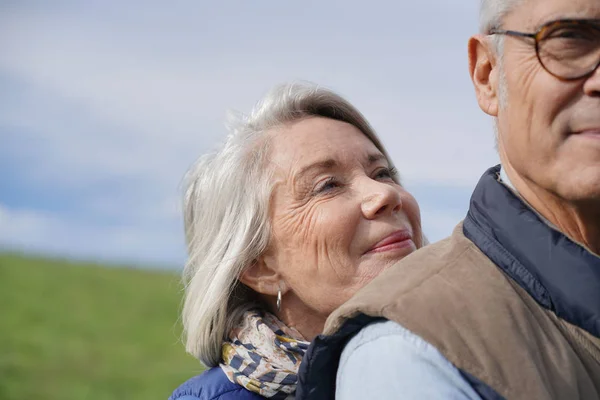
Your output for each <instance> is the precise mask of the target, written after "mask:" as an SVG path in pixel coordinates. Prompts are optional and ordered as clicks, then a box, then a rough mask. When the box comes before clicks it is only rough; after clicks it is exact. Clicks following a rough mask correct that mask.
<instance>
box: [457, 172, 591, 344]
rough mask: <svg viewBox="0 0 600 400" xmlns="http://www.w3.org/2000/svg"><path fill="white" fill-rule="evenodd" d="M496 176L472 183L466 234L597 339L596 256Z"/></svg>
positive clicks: (547, 303) (535, 295)
mask: <svg viewBox="0 0 600 400" xmlns="http://www.w3.org/2000/svg"><path fill="white" fill-rule="evenodd" d="M499 173H500V166H496V167H493V168H490V169H489V170H488V171H487V172H486V173H485V174H484V175H483V177H482V178H481V180H480V181H479V183H478V184H477V187H476V188H475V191H474V192H473V196H472V197H471V205H470V208H469V212H468V214H467V217H466V218H465V222H464V225H463V232H464V234H465V236H466V237H468V238H469V239H470V240H471V241H472V242H473V243H474V244H475V245H476V246H477V247H478V248H479V249H480V250H481V251H482V252H483V253H485V254H486V255H487V256H488V257H489V258H490V259H491V260H492V261H493V262H494V263H495V264H496V265H497V266H498V267H500V268H501V269H502V270H503V271H504V272H505V273H506V274H508V275H509V276H510V277H511V278H513V279H514V280H515V281H516V282H517V283H518V284H519V285H521V286H522V287H523V288H524V289H525V290H526V291H527V292H528V293H529V294H530V295H531V296H532V297H533V298H534V299H535V300H536V301H537V302H538V303H540V304H541V305H542V306H543V307H545V308H547V309H549V310H551V311H553V312H554V313H555V314H556V315H557V316H558V317H560V318H562V319H564V320H566V321H568V322H570V323H572V324H574V325H577V326H579V327H581V328H583V329H585V330H586V331H588V332H590V333H591V334H592V335H594V336H596V337H600V257H598V256H596V255H594V254H593V253H591V252H590V251H588V250H587V249H585V248H584V247H582V246H580V245H579V244H577V243H575V242H573V241H572V240H571V239H569V238H568V237H567V236H565V235H564V234H562V233H561V232H559V231H558V230H555V229H552V228H551V227H550V226H548V225H547V224H546V223H544V222H543V221H542V220H541V218H540V216H539V215H538V214H537V213H536V212H534V211H533V210H532V209H531V208H530V207H529V206H527V205H526V204H525V203H524V202H523V201H522V200H521V199H519V198H518V197H517V196H515V194H514V193H512V192H511V191H510V190H509V189H508V188H507V187H506V186H505V185H503V184H502V183H500V182H499V181H498V176H499V175H498V174H499Z"/></svg>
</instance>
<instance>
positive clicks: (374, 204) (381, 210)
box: [361, 181, 402, 219]
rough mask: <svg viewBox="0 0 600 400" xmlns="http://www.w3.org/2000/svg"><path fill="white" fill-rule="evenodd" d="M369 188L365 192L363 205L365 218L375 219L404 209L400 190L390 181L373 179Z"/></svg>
mask: <svg viewBox="0 0 600 400" xmlns="http://www.w3.org/2000/svg"><path fill="white" fill-rule="evenodd" d="M365 189H367V188H365ZM368 189H370V190H365V192H364V197H363V201H362V205H361V207H362V212H363V214H364V216H365V218H367V219H374V218H377V217H379V216H381V215H386V214H394V213H397V212H398V211H400V210H401V209H402V198H401V196H400V191H399V190H398V189H397V188H395V187H393V186H392V185H390V184H389V183H382V182H378V181H371V182H370V184H369V187H368Z"/></svg>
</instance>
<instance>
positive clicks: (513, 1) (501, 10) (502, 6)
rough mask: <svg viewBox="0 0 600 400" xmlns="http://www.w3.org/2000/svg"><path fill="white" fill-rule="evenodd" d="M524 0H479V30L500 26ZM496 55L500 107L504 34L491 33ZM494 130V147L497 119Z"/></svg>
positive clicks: (503, 89) (503, 102) (503, 83)
mask: <svg viewBox="0 0 600 400" xmlns="http://www.w3.org/2000/svg"><path fill="white" fill-rule="evenodd" d="M523 1H524V0H481V7H480V10H479V32H480V33H482V34H484V35H487V34H489V33H490V31H491V30H492V29H497V28H501V27H502V25H503V21H504V18H505V17H506V16H507V15H508V14H509V13H511V12H512V11H513V10H514V9H515V8H516V7H518V6H519V5H520V4H521V3H523ZM489 40H490V43H492V46H493V48H494V51H495V53H496V57H497V62H498V64H497V68H498V69H499V70H498V74H499V81H498V100H499V106H500V108H504V107H505V106H506V104H507V103H508V89H507V85H506V75H505V71H504V36H503V35H493V36H491V37H490V38H489ZM494 129H495V131H496V135H495V138H496V148H497V147H498V121H497V120H495V122H494Z"/></svg>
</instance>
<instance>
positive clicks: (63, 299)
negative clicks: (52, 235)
mask: <svg viewBox="0 0 600 400" xmlns="http://www.w3.org/2000/svg"><path fill="white" fill-rule="evenodd" d="M180 290H181V287H180V285H179V281H178V277H177V276H176V275H174V274H168V273H164V272H155V271H143V270H136V269H127V268H112V267H109V268H107V267H101V266H94V265H83V264H75V263H69V262H66V261H58V260H57V261H52V260H44V259H36V258H27V257H23V256H17V255H10V254H0V399H3V400H4V399H11V400H13V399H14V400H21V399H43V400H54V399H57V400H58V399H61V400H75V399H77V400H84V399H85V400H101V399H107V400H108V399H110V400H114V399H132V400H133V399H140V400H142V399H143V400H150V399H165V400H166V398H167V397H168V396H169V394H170V393H171V391H172V390H173V389H174V388H175V387H176V386H177V385H179V384H180V383H181V382H183V381H184V380H185V379H187V378H189V377H191V376H193V375H195V374H197V373H199V372H201V365H200V364H199V362H197V361H196V360H194V359H193V358H192V357H191V356H189V355H187V354H185V351H184V349H183V345H182V344H181V341H180V333H181V327H180V324H179V323H178V311H179V307H180V302H181V292H180Z"/></svg>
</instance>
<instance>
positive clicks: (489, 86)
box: [469, 35, 500, 117]
mask: <svg viewBox="0 0 600 400" xmlns="http://www.w3.org/2000/svg"><path fill="white" fill-rule="evenodd" d="M499 67H500V66H499V65H498V64H497V59H496V53H495V51H494V49H493V48H492V43H490V41H489V40H488V37H487V36H486V35H475V36H473V37H471V38H470V39H469V74H470V75H471V80H472V81H473V85H474V86H475V94H476V96H477V102H478V103H479V107H480V108H481V109H482V110H483V112H485V113H486V114H489V115H491V116H492V117H497V116H498V109H499V99H498V83H499V76H498V73H499V70H500V68H499Z"/></svg>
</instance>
